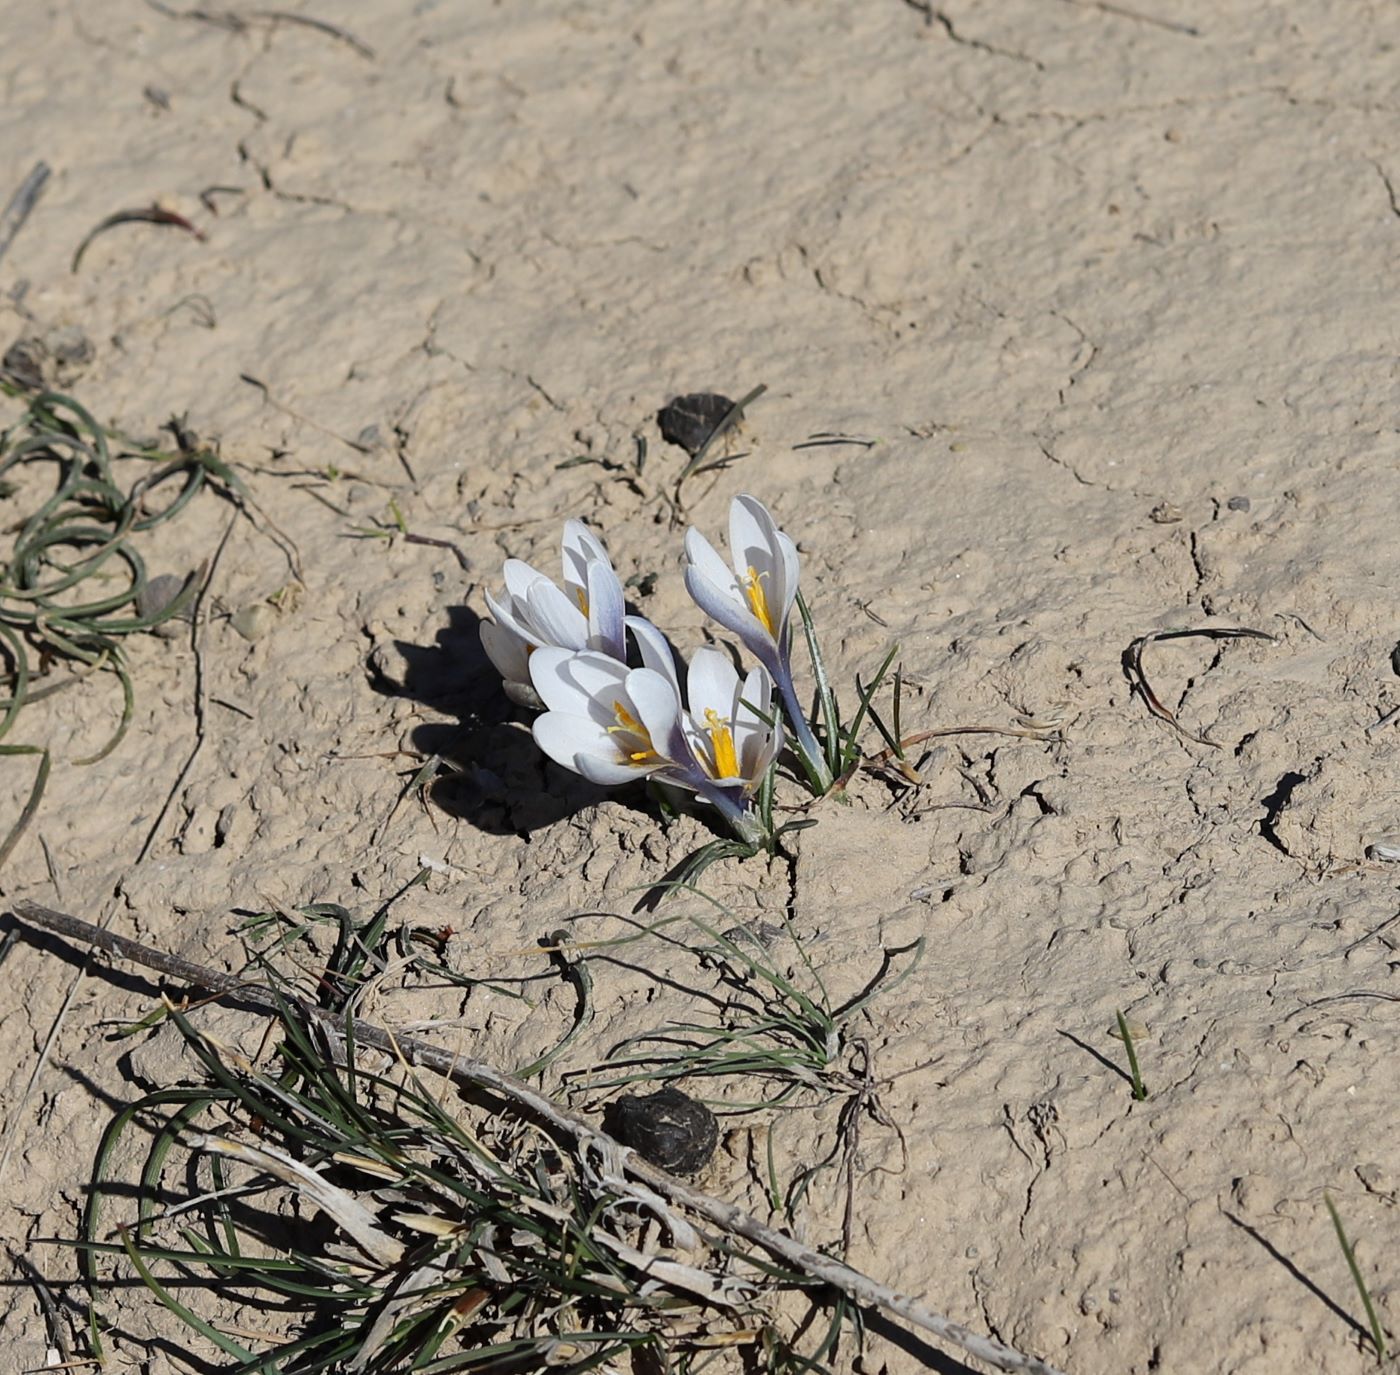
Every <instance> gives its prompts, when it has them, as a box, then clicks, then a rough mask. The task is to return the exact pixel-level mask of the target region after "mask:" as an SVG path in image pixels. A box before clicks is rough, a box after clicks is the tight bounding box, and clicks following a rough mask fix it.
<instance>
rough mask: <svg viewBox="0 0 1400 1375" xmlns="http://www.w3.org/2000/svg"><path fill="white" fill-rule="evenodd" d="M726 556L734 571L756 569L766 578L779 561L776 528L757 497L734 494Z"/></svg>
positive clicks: (730, 505)
mask: <svg viewBox="0 0 1400 1375" xmlns="http://www.w3.org/2000/svg"><path fill="white" fill-rule="evenodd" d="M729 557H730V558H732V559H733V560H734V567H735V570H736V571H737V572H739V573H743V572H744V571H745V570H746V569H749V568H756V569H757V570H758V571H759V572H760V573H767V574H768V575H769V577H770V578H771V577H772V570H773V569H774V568H775V567H776V566H777V564H778V563H779V558H778V527H777V524H776V523H775V522H774V520H773V517H772V516H770V515H769V514H768V508H767V507H766V506H765V505H764V504H763V503H762V502H761V501H759V500H758V498H757V497H751V496H737V497H735V498H734V500H733V501H731V502H730V503H729ZM765 591H768V592H770V593H771V591H772V588H771V587H767V588H765Z"/></svg>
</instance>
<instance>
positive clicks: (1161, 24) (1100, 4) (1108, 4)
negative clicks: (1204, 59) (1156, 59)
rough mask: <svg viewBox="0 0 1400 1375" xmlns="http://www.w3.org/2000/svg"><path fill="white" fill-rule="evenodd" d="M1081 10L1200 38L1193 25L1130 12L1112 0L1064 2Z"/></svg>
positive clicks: (1199, 32) (1138, 11)
mask: <svg viewBox="0 0 1400 1375" xmlns="http://www.w3.org/2000/svg"><path fill="white" fill-rule="evenodd" d="M1064 3H1065V4H1067V5H1073V6H1075V8H1077V9H1081V10H1098V11H1100V13H1102V14H1116V15H1117V16H1118V17H1119V18H1120V19H1132V20H1134V21H1136V22H1137V23H1139V24H1151V25H1152V26H1153V27H1154V28H1158V29H1166V30H1167V32H1168V33H1180V34H1185V35H1186V37H1187V38H1200V37H1201V31H1200V29H1198V28H1197V27H1196V26H1195V25H1194V24H1182V23H1179V22H1178V21H1177V20H1175V19H1159V18H1158V17H1157V16H1156V15H1155V14H1144V13H1143V12H1142V11H1141V10H1130V9H1129V8H1128V7H1127V6H1126V5H1115V4H1113V3H1112V0H1064Z"/></svg>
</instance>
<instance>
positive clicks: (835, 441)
mask: <svg viewBox="0 0 1400 1375" xmlns="http://www.w3.org/2000/svg"><path fill="white" fill-rule="evenodd" d="M839 444H855V445H857V446H859V447H860V448H862V449H873V448H874V447H875V444H876V441H875V440H873V439H856V438H855V436H853V435H848V434H814V435H811V436H810V437H808V438H807V439H805V440H803V441H802V443H801V444H794V445H793V446H792V451H793V453H796V452H797V451H798V450H799V449H829V448H831V447H833V446H834V445H839Z"/></svg>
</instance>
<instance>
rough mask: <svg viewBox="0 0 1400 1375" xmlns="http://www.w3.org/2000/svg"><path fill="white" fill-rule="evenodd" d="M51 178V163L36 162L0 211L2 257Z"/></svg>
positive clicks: (0, 250) (0, 251)
mask: <svg viewBox="0 0 1400 1375" xmlns="http://www.w3.org/2000/svg"><path fill="white" fill-rule="evenodd" d="M48 179H49V165H48V163H46V162H37V163H35V164H34V170H33V171H32V172H30V174H29V175H28V176H27V177H25V179H24V180H23V181H22V182H20V184H19V189H18V190H17V191H16V192H15V194H14V195H13V196H11V197H10V203H9V204H8V205H7V206H6V207H5V208H4V210H3V211H0V258H3V257H4V256H5V254H6V252H7V251H8V250H9V247H10V244H11V243H13V242H14V237H15V235H16V234H18V233H19V231H20V230H21V229H23V228H24V222H25V220H27V219H28V218H29V213H30V211H31V210H33V209H34V207H35V206H36V205H37V204H38V203H39V197H40V196H42V195H43V194H44V187H45V185H46V184H47V182H48Z"/></svg>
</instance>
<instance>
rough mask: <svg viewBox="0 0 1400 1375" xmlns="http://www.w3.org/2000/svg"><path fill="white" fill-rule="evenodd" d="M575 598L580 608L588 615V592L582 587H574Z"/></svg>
mask: <svg viewBox="0 0 1400 1375" xmlns="http://www.w3.org/2000/svg"><path fill="white" fill-rule="evenodd" d="M574 600H575V601H576V602H578V609H579V610H580V611H582V612H583V614H584V615H585V616H586V615H588V593H587V592H585V591H584V590H583V588H581V587H576V588H574Z"/></svg>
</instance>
